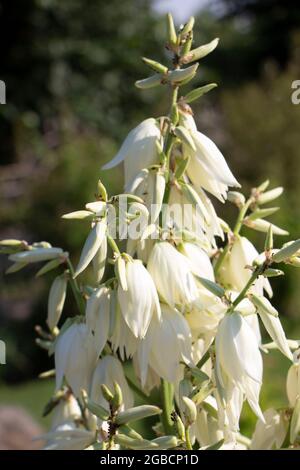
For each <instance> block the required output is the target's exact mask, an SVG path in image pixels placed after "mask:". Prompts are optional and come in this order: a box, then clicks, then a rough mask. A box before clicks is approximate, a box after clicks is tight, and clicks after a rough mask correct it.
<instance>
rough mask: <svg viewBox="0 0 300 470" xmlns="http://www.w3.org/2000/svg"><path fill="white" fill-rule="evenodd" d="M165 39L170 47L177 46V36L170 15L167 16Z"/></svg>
mask: <svg viewBox="0 0 300 470" xmlns="http://www.w3.org/2000/svg"><path fill="white" fill-rule="evenodd" d="M167 37H168V42H169V43H170V45H172V46H175V45H176V44H177V34H176V30H175V25H174V20H173V16H172V15H171V13H168V14H167Z"/></svg>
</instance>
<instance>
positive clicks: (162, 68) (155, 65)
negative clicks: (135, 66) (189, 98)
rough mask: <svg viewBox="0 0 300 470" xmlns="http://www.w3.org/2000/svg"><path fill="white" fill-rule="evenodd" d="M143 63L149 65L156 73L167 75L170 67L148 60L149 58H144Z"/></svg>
mask: <svg viewBox="0 0 300 470" xmlns="http://www.w3.org/2000/svg"><path fill="white" fill-rule="evenodd" d="M142 61H143V62H144V64H146V65H148V66H149V67H150V68H151V69H152V70H154V71H155V72H158V73H163V74H165V73H167V71H168V67H166V66H165V65H162V64H160V63H159V62H156V61H155V60H152V59H147V57H142Z"/></svg>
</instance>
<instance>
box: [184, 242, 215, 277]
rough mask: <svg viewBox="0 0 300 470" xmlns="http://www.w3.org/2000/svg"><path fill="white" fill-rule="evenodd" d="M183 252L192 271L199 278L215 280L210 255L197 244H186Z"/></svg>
mask: <svg viewBox="0 0 300 470" xmlns="http://www.w3.org/2000/svg"><path fill="white" fill-rule="evenodd" d="M182 252H183V254H184V255H185V256H186V257H187V259H188V260H189V262H190V266H191V270H192V272H193V273H195V274H197V276H199V277H204V278H206V279H209V280H210V281H214V280H215V276H214V270H213V267H212V264H211V261H210V259H209V256H208V254H207V253H206V252H205V251H204V250H203V249H202V248H201V247H200V246H199V245H196V244H195V243H189V242H184V243H183V244H182Z"/></svg>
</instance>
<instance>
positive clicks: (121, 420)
mask: <svg viewBox="0 0 300 470" xmlns="http://www.w3.org/2000/svg"><path fill="white" fill-rule="evenodd" d="M161 412H162V411H161V409H160V408H158V407H157V406H153V405H140V406H136V407H134V408H129V409H128V410H126V411H121V412H120V413H119V414H118V416H117V417H116V423H117V424H118V425H121V424H127V423H130V422H131V421H137V420H140V419H144V418H148V417H150V416H155V415H159V414H161Z"/></svg>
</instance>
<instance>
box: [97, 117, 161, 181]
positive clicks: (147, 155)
mask: <svg viewBox="0 0 300 470" xmlns="http://www.w3.org/2000/svg"><path fill="white" fill-rule="evenodd" d="M159 139H161V132H160V129H159V125H158V123H157V121H156V120H155V119H154V118H149V119H146V120H145V121H142V122H141V123H140V124H139V125H138V126H137V127H135V128H134V129H133V130H132V131H131V132H130V133H129V134H128V136H127V137H126V139H125V140H124V142H123V144H122V146H121V148H120V150H119V152H118V153H117V155H116V156H115V157H114V158H113V159H112V160H111V161H110V162H109V163H107V164H106V165H104V167H103V170H110V169H111V168H114V167H115V166H116V165H119V163H121V162H124V170H125V187H126V186H127V185H128V184H129V183H131V181H132V180H133V179H134V178H135V176H136V175H137V174H138V173H139V172H140V171H141V170H142V169H143V168H147V167H149V166H151V165H153V164H155V163H157V161H158V152H157V147H156V142H157V140H159Z"/></svg>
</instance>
